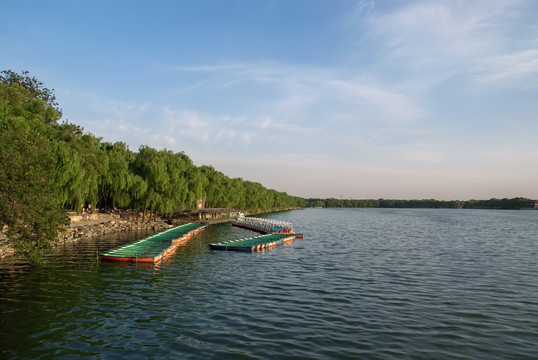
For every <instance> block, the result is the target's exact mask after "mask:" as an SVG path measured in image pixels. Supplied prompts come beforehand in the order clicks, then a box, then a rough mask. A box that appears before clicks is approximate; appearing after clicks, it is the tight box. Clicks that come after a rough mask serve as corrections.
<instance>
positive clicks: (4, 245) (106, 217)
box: [0, 212, 189, 261]
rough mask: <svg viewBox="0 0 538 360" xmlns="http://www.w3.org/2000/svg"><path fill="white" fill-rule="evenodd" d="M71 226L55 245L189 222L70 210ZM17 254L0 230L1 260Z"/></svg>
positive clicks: (164, 228)
mask: <svg viewBox="0 0 538 360" xmlns="http://www.w3.org/2000/svg"><path fill="white" fill-rule="evenodd" d="M67 215H68V217H69V219H70V220H71V221H70V224H69V226H68V227H67V228H66V229H65V230H64V231H63V232H62V233H60V234H58V241H57V242H56V243H54V244H53V246H54V247H56V246H59V245H61V244H65V243H74V242H77V241H79V240H89V239H91V238H93V237H96V236H101V235H105V234H111V233H115V232H122V231H133V230H166V229H168V228H171V227H173V226H177V225H180V224H181V223H184V222H188V220H189V219H187V218H181V217H180V218H178V219H174V221H172V224H169V223H168V222H166V221H164V220H163V219H161V218H157V220H156V221H154V220H153V219H151V217H148V218H146V219H145V220H144V221H143V222H142V221H141V217H139V219H138V220H136V218H134V219H133V217H135V214H132V213H90V214H88V213H83V214H77V213H74V212H69V213H68V214H67ZM13 256H15V250H14V248H13V247H12V246H11V244H9V242H8V238H7V236H6V235H5V234H3V233H1V232H0V261H2V260H4V259H7V258H10V257H13Z"/></svg>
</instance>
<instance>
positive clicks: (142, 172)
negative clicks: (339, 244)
mask: <svg viewBox="0 0 538 360" xmlns="http://www.w3.org/2000/svg"><path fill="white" fill-rule="evenodd" d="M61 117H62V112H61V109H60V107H59V104H58V103H57V102H56V98H55V95H54V90H53V89H52V90H51V89H48V88H46V87H44V84H43V83H42V82H40V81H39V80H37V79H36V78H35V77H31V76H30V75H29V74H28V72H26V71H23V72H22V73H21V74H19V73H16V72H13V71H10V70H6V71H2V72H1V75H0V166H2V169H1V171H0V226H1V229H0V230H3V231H4V232H6V233H7V236H8V237H9V239H10V241H12V243H13V245H14V247H15V248H16V251H17V253H18V254H19V255H22V256H24V257H26V258H28V259H30V260H31V261H34V262H39V260H40V259H41V254H43V253H44V252H46V251H49V250H51V248H52V244H53V243H54V241H55V240H56V239H57V238H58V231H60V230H61V228H62V227H63V226H66V225H67V224H68V223H69V220H68V217H67V215H66V210H74V211H81V209H83V208H85V207H91V208H93V209H96V208H104V209H111V208H124V209H132V210H133V211H136V212H138V211H142V212H144V213H146V212H148V213H151V214H153V215H154V216H157V215H159V216H160V215H170V214H172V213H177V212H184V211H190V210H194V209H196V206H197V202H198V199H200V198H201V197H203V198H205V203H206V206H207V207H222V208H238V209H241V210H245V211H249V212H253V213H258V212H266V211H273V210H280V209H286V208H293V207H302V206H303V205H304V204H305V201H304V199H302V198H300V197H295V196H290V195H288V194H286V193H285V192H279V191H276V190H272V189H267V188H265V187H264V186H262V185H261V184H260V183H257V182H252V181H246V180H243V179H241V178H230V177H228V176H226V175H225V174H223V173H222V172H220V171H217V170H215V169H214V168H213V167H211V166H205V165H204V166H200V167H198V166H196V165H194V164H193V162H192V160H191V159H190V158H189V157H188V156H187V155H186V154H185V153H183V152H179V153H176V152H173V151H170V150H166V149H165V150H157V149H154V148H151V147H149V146H142V147H140V148H139V149H138V151H137V152H133V151H131V150H130V149H129V147H128V146H127V144H125V143H124V142H116V143H110V142H104V141H102V138H100V137H97V136H95V135H93V134H91V133H87V132H84V130H83V129H82V128H81V127H80V126H78V125H75V124H73V123H70V122H67V121H63V122H60V119H61Z"/></svg>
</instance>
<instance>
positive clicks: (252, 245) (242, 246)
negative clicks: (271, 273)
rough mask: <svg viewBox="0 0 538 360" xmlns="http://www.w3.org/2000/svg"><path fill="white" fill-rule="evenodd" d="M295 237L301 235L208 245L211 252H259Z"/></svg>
mask: <svg viewBox="0 0 538 360" xmlns="http://www.w3.org/2000/svg"><path fill="white" fill-rule="evenodd" d="M295 235H301V234H279V233H273V234H265V235H261V236H255V237H250V238H244V239H239V240H231V241H224V242H220V243H215V244H209V248H210V249H211V250H225V251H260V250H263V249H267V248H270V247H273V246H276V245H279V244H283V243H286V242H288V241H292V240H293V239H295V237H296V236H295Z"/></svg>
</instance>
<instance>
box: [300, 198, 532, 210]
mask: <svg viewBox="0 0 538 360" xmlns="http://www.w3.org/2000/svg"><path fill="white" fill-rule="evenodd" d="M528 204H529V199H527V198H523V197H516V198H512V199H507V198H504V199H489V200H468V201H460V200H434V199H424V200H395V199H377V200H375V199H362V200H354V199H335V198H329V199H315V198H310V199H307V200H306V206H307V207H333V208H426V209H458V208H463V209H502V210H519V209H521V208H525V207H527V206H528Z"/></svg>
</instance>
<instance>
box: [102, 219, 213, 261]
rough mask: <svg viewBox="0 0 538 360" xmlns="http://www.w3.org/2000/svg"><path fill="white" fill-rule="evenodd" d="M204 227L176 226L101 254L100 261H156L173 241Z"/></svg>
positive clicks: (194, 224) (194, 225) (200, 225)
mask: <svg viewBox="0 0 538 360" xmlns="http://www.w3.org/2000/svg"><path fill="white" fill-rule="evenodd" d="M205 226H207V225H205V224H200V223H188V224H184V225H180V226H176V227H174V228H171V229H168V230H166V231H163V232H160V233H158V234H155V235H152V236H149V237H147V238H144V239H142V240H139V241H137V242H134V243H132V244H129V245H124V246H121V247H119V248H116V249H114V250H110V251H107V252H105V253H103V254H101V259H103V260H112V261H129V260H133V259H134V260H142V259H153V260H158V259H159V258H161V257H163V256H164V255H165V254H166V252H167V251H168V250H169V249H170V248H173V247H174V245H175V242H174V240H180V239H182V238H184V237H189V236H191V235H193V234H194V233H195V232H197V231H199V230H202V229H201V228H204V227H205ZM148 261H149V260H148Z"/></svg>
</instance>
